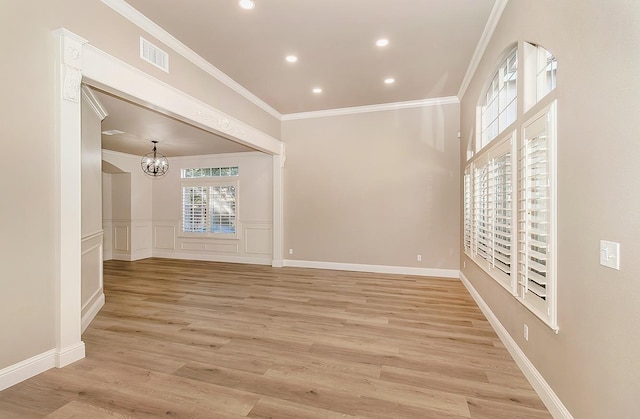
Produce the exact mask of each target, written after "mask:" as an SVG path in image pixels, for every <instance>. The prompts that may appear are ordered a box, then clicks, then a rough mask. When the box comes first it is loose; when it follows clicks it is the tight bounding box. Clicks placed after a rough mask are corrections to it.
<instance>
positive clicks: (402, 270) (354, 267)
mask: <svg viewBox="0 0 640 419" xmlns="http://www.w3.org/2000/svg"><path fill="white" fill-rule="evenodd" d="M274 262H277V261H274ZM283 262H284V264H283V265H284V266H291V267H295V268H313V269H331V270H336V271H355V272H373V273H380V274H397V275H416V276H431V277H439V278H459V275H460V271H458V270H455V269H437V268H413V267H409V266H385V265H363V264H359V263H338V262H318V261H313V260H293V259H285V260H284V261H283Z"/></svg>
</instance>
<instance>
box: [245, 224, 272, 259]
mask: <svg viewBox="0 0 640 419" xmlns="http://www.w3.org/2000/svg"><path fill="white" fill-rule="evenodd" d="M271 244H272V239H271V226H268V225H267V226H256V225H253V226H245V228H244V252H245V253H247V254H251V255H268V256H271V253H272V250H271V247H272V246H271Z"/></svg>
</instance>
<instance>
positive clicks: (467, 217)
mask: <svg viewBox="0 0 640 419" xmlns="http://www.w3.org/2000/svg"><path fill="white" fill-rule="evenodd" d="M471 201H472V195H471V166H467V167H466V168H465V169H464V251H465V252H467V253H469V254H470V253H471V228H472V220H471Z"/></svg>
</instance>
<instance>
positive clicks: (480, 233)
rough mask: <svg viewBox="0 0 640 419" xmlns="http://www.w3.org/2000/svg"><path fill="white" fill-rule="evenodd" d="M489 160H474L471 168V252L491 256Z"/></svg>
mask: <svg viewBox="0 0 640 419" xmlns="http://www.w3.org/2000/svg"><path fill="white" fill-rule="evenodd" d="M489 199H490V197H489V161H488V160H487V159H484V161H478V162H476V166H475V167H474V169H473V222H474V231H473V253H474V255H475V256H478V257H480V258H482V259H485V260H486V261H489V260H490V258H491V248H492V245H491V216H492V214H491V212H492V211H491V205H490V201H489Z"/></svg>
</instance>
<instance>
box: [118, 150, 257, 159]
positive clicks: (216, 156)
mask: <svg viewBox="0 0 640 419" xmlns="http://www.w3.org/2000/svg"><path fill="white" fill-rule="evenodd" d="M114 153H115V152H114ZM264 154H265V153H261V152H260V151H241V152H238V153H222V154H197V155H195V156H175V157H169V159H170V160H172V161H174V160H177V161H180V160H210V159H223V158H242V157H252V156H253V157H255V156H264Z"/></svg>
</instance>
